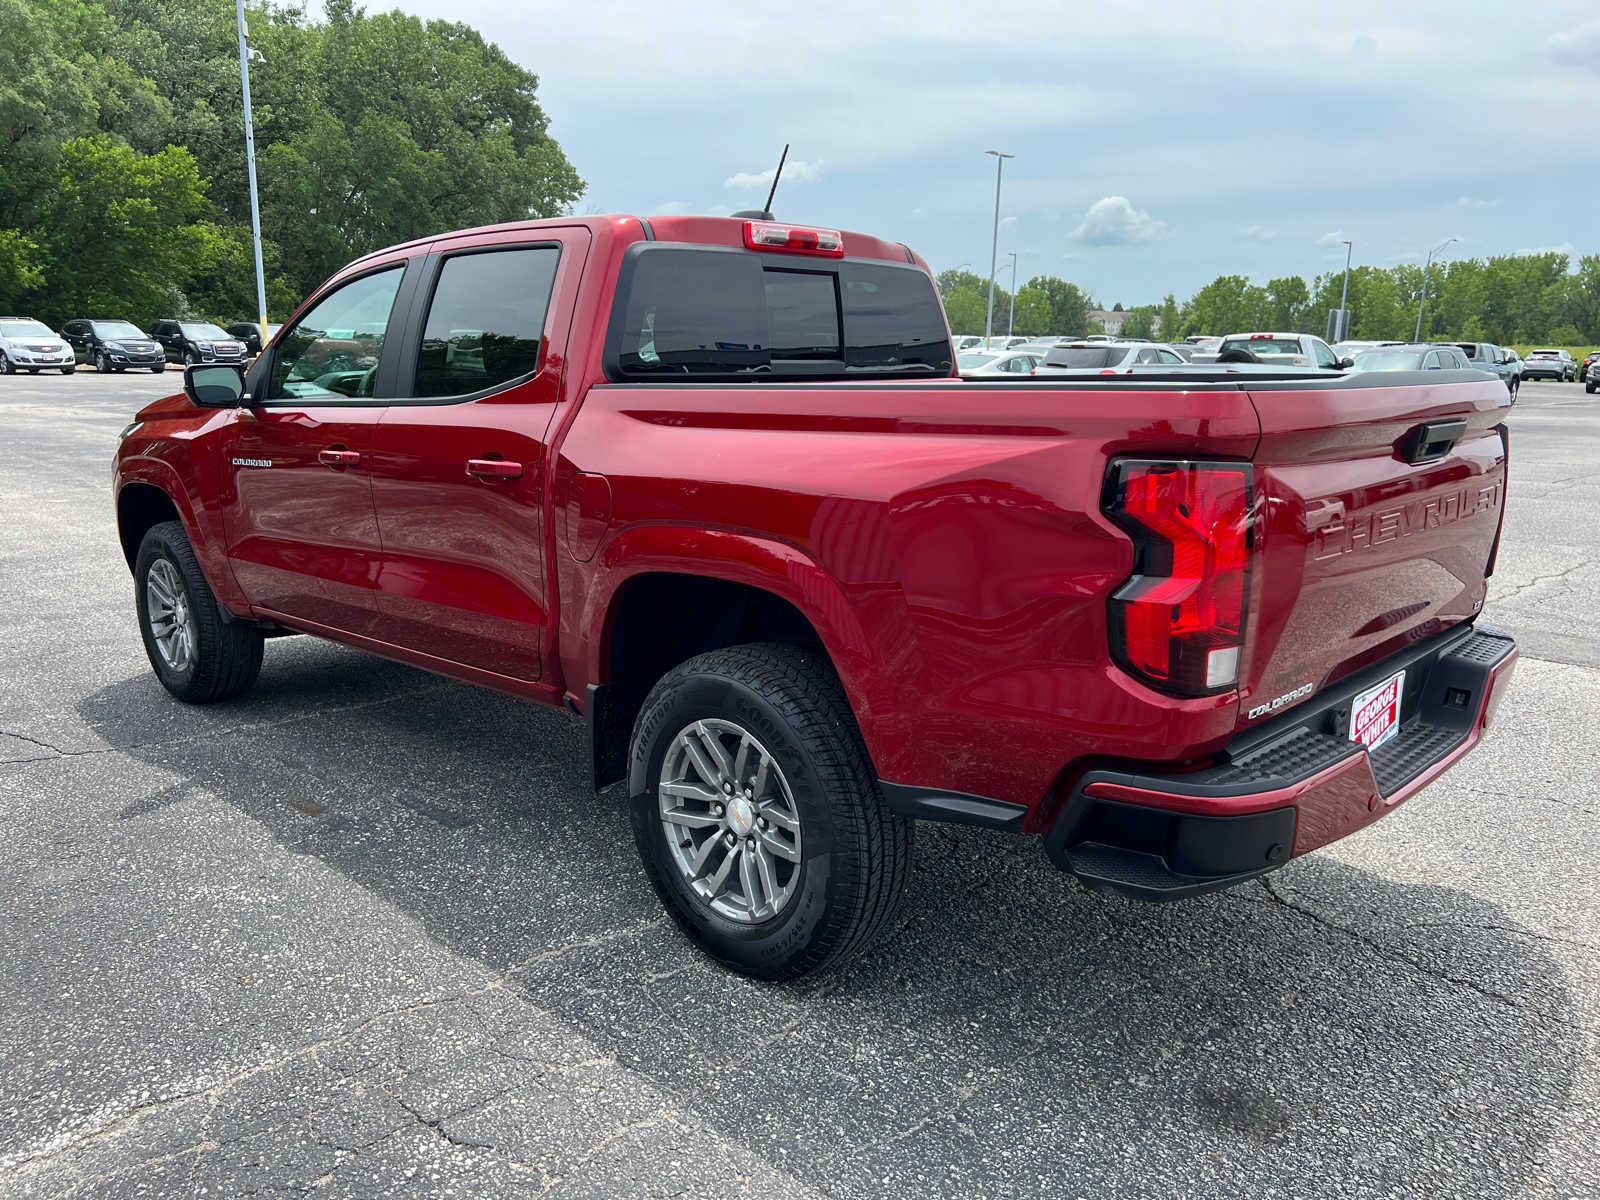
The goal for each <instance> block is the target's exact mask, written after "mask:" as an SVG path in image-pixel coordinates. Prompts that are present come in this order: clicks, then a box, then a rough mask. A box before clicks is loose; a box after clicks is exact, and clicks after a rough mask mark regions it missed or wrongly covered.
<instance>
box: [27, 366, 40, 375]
mask: <svg viewBox="0 0 1600 1200" xmlns="http://www.w3.org/2000/svg"><path fill="white" fill-rule="evenodd" d="M38 373H39V368H38V367H29V368H28V374H29V375H37V374H38Z"/></svg>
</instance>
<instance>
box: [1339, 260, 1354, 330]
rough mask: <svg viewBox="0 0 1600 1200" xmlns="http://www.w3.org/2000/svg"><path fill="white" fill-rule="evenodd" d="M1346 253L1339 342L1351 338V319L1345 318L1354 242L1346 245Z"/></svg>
mask: <svg viewBox="0 0 1600 1200" xmlns="http://www.w3.org/2000/svg"><path fill="white" fill-rule="evenodd" d="M1345 247H1346V249H1345V252H1344V291H1342V292H1340V293H1339V339H1338V340H1339V341H1343V340H1344V339H1345V338H1347V337H1349V336H1350V322H1349V318H1347V317H1346V316H1345V313H1346V311H1347V310H1346V309H1345V303H1346V302H1347V301H1348V300H1349V299H1350V259H1351V257H1352V256H1353V255H1354V254H1355V252H1356V244H1355V243H1354V242H1346V243H1345Z"/></svg>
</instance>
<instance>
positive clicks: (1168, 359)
mask: <svg viewBox="0 0 1600 1200" xmlns="http://www.w3.org/2000/svg"><path fill="white" fill-rule="evenodd" d="M1160 355H1161V361H1162V362H1164V363H1169V364H1170V363H1181V362H1182V361H1183V359H1181V358H1179V357H1178V356H1177V355H1176V354H1174V353H1173V352H1172V351H1171V350H1162V351H1160Z"/></svg>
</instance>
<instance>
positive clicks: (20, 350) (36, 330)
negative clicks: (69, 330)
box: [0, 317, 75, 375]
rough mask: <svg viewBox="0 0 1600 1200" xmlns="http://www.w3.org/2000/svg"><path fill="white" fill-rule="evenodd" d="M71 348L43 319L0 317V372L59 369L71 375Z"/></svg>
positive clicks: (33, 372)
mask: <svg viewBox="0 0 1600 1200" xmlns="http://www.w3.org/2000/svg"><path fill="white" fill-rule="evenodd" d="M74 366H75V364H74V363H73V361H72V347H71V346H69V345H67V343H66V342H64V341H62V340H61V335H60V334H58V333H57V332H56V331H55V330H53V329H51V328H50V326H48V325H46V324H45V323H44V322H43V321H35V320H34V319H33V318H32V317H0V374H6V375H15V374H16V373H17V372H18V371H26V372H28V374H30V375H37V374H38V373H39V372H40V371H44V370H51V371H60V372H61V373H62V374H63V375H71V374H72V371H73V368H74Z"/></svg>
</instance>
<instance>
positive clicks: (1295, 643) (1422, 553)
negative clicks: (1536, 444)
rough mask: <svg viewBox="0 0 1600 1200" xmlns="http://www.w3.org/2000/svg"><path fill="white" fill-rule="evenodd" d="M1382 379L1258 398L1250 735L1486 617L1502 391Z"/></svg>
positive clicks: (1246, 703)
mask: <svg viewBox="0 0 1600 1200" xmlns="http://www.w3.org/2000/svg"><path fill="white" fill-rule="evenodd" d="M1453 374H1456V376H1457V378H1460V377H1461V376H1464V375H1466V372H1460V373H1453ZM1372 378H1373V377H1372V376H1367V377H1362V376H1351V377H1349V378H1348V380H1347V381H1346V382H1345V383H1344V384H1342V385H1340V386H1338V387H1334V388H1319V389H1316V390H1311V389H1301V388H1297V387H1296V386H1295V385H1294V384H1292V383H1288V384H1265V385H1252V386H1251V388H1250V398H1251V400H1252V402H1253V403H1254V405H1255V408H1256V411H1257V413H1258V414H1259V416H1260V419H1261V442H1260V445H1259V446H1258V447H1257V450H1256V454H1255V465H1256V501H1257V510H1256V511H1257V513H1258V525H1257V529H1258V531H1259V532H1260V533H1261V535H1262V538H1261V543H1260V546H1261V551H1260V554H1259V555H1258V557H1257V559H1256V562H1257V568H1258V569H1257V570H1255V571H1254V572H1253V575H1252V578H1251V605H1250V612H1251V621H1252V625H1253V627H1252V629H1251V630H1250V632H1249V634H1248V635H1247V638H1246V649H1245V657H1244V661H1243V663H1242V665H1241V675H1240V679H1241V684H1240V704H1239V728H1241V729H1243V728H1247V727H1249V726H1251V725H1254V724H1257V723H1259V722H1261V721H1263V720H1266V719H1268V718H1270V717H1272V716H1276V715H1279V714H1281V713H1283V712H1286V711H1288V710H1289V709H1290V708H1292V707H1293V706H1294V705H1295V704H1298V703H1300V702H1301V701H1303V700H1306V699H1309V698H1310V697H1311V696H1313V695H1315V694H1316V692H1317V691H1318V690H1319V689H1321V688H1322V687H1324V686H1326V685H1327V684H1329V683H1332V682H1333V681H1335V680H1337V679H1339V678H1342V677H1343V676H1345V675H1348V674H1350V673H1351V672H1353V671H1356V670H1359V669H1360V668H1362V667H1364V666H1366V665H1368V664H1369V663H1372V662H1375V661H1377V660H1378V659H1380V658H1382V657H1384V656H1386V655H1388V654H1391V653H1393V652H1395V651H1396V650H1398V649H1400V648H1401V647H1403V646H1404V645H1406V644H1407V643H1408V642H1410V641H1413V640H1415V639H1417V638H1421V637H1426V636H1428V635H1430V634H1433V633H1436V632H1439V631H1440V630H1442V629H1445V628H1447V627H1449V626H1450V625H1453V624H1457V623H1459V622H1461V621H1464V620H1468V619H1471V618H1472V617H1473V616H1474V615H1475V614H1476V613H1477V612H1479V611H1480V609H1481V607H1482V603H1483V598H1484V593H1485V582H1484V581H1485V576H1486V573H1487V569H1488V566H1489V558H1490V553H1491V550H1492V549H1493V547H1494V544H1495V539H1496V537H1497V535H1498V532H1499V528H1500V514H1501V512H1502V510H1503V508H1504V500H1505V481H1506V445H1507V439H1506V437H1505V434H1504V429H1503V426H1502V425H1501V422H1502V420H1503V418H1504V416H1505V414H1506V412H1507V411H1509V408H1510V400H1509V397H1508V395H1507V392H1506V388H1505V385H1504V384H1503V383H1501V382H1500V381H1499V380H1483V381H1482V382H1477V381H1476V380H1473V381H1470V382H1468V381H1463V382H1439V383H1435V382H1433V381H1432V380H1431V379H1430V380H1429V381H1428V382H1403V381H1401V380H1398V379H1393V377H1391V380H1390V381H1385V382H1381V383H1378V384H1376V385H1373V384H1372V383H1371V382H1370V381H1371V380H1372ZM1416 378H1418V376H1416V375H1408V376H1407V379H1408V380H1410V379H1416ZM1455 422H1462V423H1464V426H1465V428H1464V429H1463V428H1462V426H1461V425H1459V424H1455ZM1458 431H1459V437H1457V438H1456V439H1455V440H1454V442H1453V444H1449V445H1448V448H1446V441H1447V439H1448V438H1449V437H1450V435H1451V434H1454V433H1456V432H1458ZM1425 439H1431V441H1430V443H1429V444H1428V445H1427V446H1423V445H1421V441H1422V440H1425Z"/></svg>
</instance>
